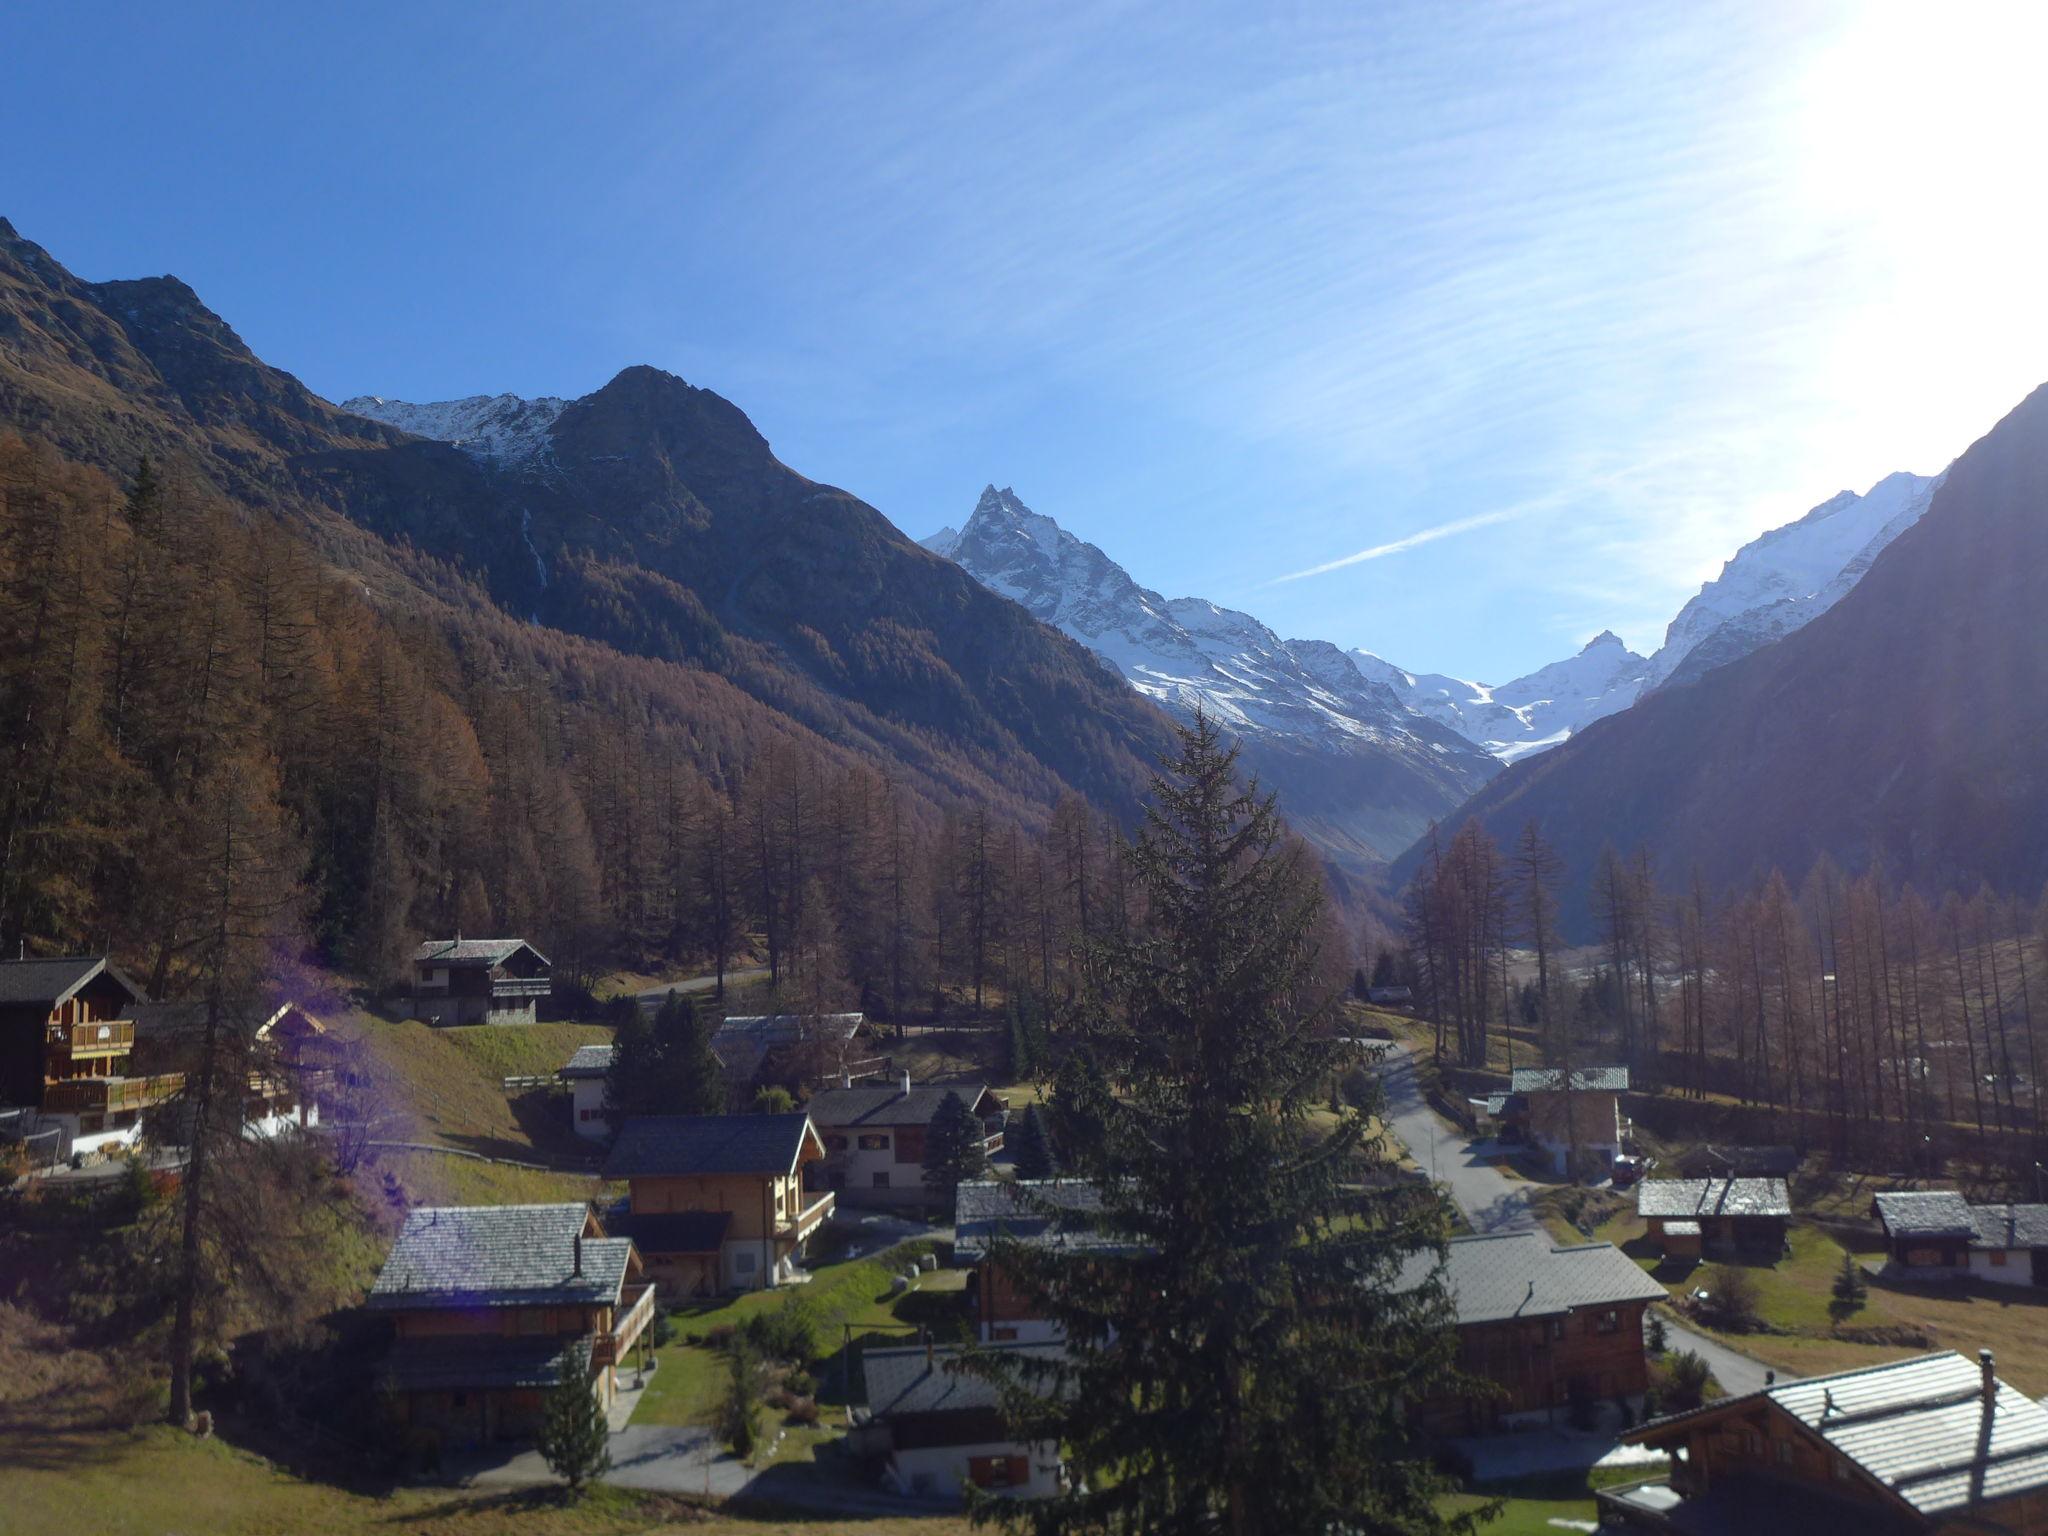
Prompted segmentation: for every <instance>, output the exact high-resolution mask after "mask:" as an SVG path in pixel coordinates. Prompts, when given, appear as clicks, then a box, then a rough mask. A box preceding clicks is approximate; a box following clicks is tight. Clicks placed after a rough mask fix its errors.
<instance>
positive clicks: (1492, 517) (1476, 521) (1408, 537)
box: [1259, 506, 1533, 587]
mask: <svg viewBox="0 0 2048 1536" xmlns="http://www.w3.org/2000/svg"><path fill="white" fill-rule="evenodd" d="M1531 510H1533V508H1531V507H1527V506H1522V507H1504V508H1502V509H1501V510H1500V511H1498V512H1481V513H1480V514H1479V515H1478V516H1476V517H1460V518H1454V519H1453V520H1452V521H1450V522H1448V523H1438V524H1437V525H1436V526H1435V527H1434V528H1421V529H1417V530H1416V531H1415V532H1414V533H1409V534H1403V535H1402V536H1401V537H1400V538H1398V539H1389V540H1388V541H1387V542H1386V543H1384V544H1375V545H1373V546H1372V547H1371V548H1370V549H1361V550H1359V551H1357V552H1356V553H1354V554H1349V555H1341V556H1339V557H1338V558H1337V559H1335V560H1325V561H1324V562H1323V563H1322V564H1321V565H1312V566H1309V567H1308V568H1307V569H1306V570H1301V571H1289V572H1288V573H1287V574H1286V575H1285V576H1275V577H1273V578H1272V579H1271V580H1270V581H1262V582H1260V583H1259V585H1260V586H1262V587H1277V586H1280V585H1281V584H1282V583H1284V582H1289V581H1301V580H1303V579H1305V578H1307V577H1310V576H1323V575H1327V574H1328V573H1329V572H1331V571H1341V570H1343V569H1344V568H1345V567H1346V566H1347V565H1362V564H1363V563H1364V562H1366V561H1367V560H1383V559H1385V558H1386V557H1387V556H1388V555H1398V554H1401V553H1403V552H1404V551H1407V550H1411V549H1415V548H1418V547H1420V546H1421V545H1424V544H1434V543H1435V542H1436V541H1437V540H1438V539H1448V538H1450V537H1451V536H1452V535H1453V534H1459V533H1470V532H1471V531H1472V530H1473V529H1475V528H1491V527H1492V526H1493V525H1494V524H1496V523H1506V522H1512V521H1513V520H1514V519H1515V518H1518V517H1522V516H1525V515H1527V514H1528V513H1529V512H1530V511H1531Z"/></svg>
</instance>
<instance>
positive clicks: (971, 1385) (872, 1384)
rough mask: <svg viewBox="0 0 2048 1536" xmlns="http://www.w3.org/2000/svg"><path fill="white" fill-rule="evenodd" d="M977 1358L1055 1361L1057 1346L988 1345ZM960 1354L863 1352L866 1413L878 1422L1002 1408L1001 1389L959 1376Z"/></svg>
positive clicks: (951, 1351) (980, 1379) (922, 1349)
mask: <svg viewBox="0 0 2048 1536" xmlns="http://www.w3.org/2000/svg"><path fill="white" fill-rule="evenodd" d="M979 1352H980V1353H982V1354H985V1355H993V1356H1006V1355H1007V1356H1011V1357H1024V1358H1029V1359H1039V1360H1057V1359H1059V1358H1060V1356H1061V1355H1062V1353H1063V1352H1064V1351H1063V1348H1062V1346H1060V1345H1058V1344H987V1345H983V1346H981V1347H980V1351H979ZM962 1354H963V1351H961V1350H958V1349H932V1350H928V1349H926V1348H925V1346H923V1345H922V1344H918V1345H913V1346H911V1347H909V1348H906V1349H868V1350H865V1351H863V1352H862V1355H861V1370H862V1371H863V1372H864V1373H865V1374H866V1377H867V1388H868V1411H869V1412H870V1413H871V1414H873V1415H874V1417H875V1418H877V1419H886V1418H891V1417H894V1416H896V1415H899V1414H913V1413H976V1412H986V1411H988V1410H991V1409H994V1408H998V1407H1000V1406H1001V1404H1002V1383H1001V1382H999V1381H994V1380H990V1379H989V1378H987V1377H985V1376H970V1375H968V1374H966V1373H965V1372H964V1371H962V1370H960V1368H959V1364H960V1358H961V1355H962Z"/></svg>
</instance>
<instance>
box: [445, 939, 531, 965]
mask: <svg viewBox="0 0 2048 1536" xmlns="http://www.w3.org/2000/svg"><path fill="white" fill-rule="evenodd" d="M522 949H533V946H532V945H531V944H529V943H527V942H526V940H524V939H428V940H427V941H426V942H425V943H424V944H422V945H420V947H419V948H418V949H416V950H414V951H413V952H412V958H413V963H414V964H418V963H419V962H420V961H422V960H431V961H433V962H434V963H435V964H436V965H461V966H469V965H502V964H504V963H505V962H506V961H507V960H510V959H511V958H512V957H513V956H514V955H516V954H518V953H519V951H520V950H522ZM533 957H534V959H536V960H538V961H539V962H540V963H541V964H542V965H546V964H548V957H547V956H546V955H544V954H542V953H541V952H540V951H539V950H537V949H533Z"/></svg>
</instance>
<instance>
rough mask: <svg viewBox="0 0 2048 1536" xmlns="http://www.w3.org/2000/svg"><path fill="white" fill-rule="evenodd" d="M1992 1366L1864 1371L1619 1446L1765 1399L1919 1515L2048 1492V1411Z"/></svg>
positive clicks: (1664, 1422)
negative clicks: (1992, 1373)
mask: <svg viewBox="0 0 2048 1536" xmlns="http://www.w3.org/2000/svg"><path fill="white" fill-rule="evenodd" d="M1988 1369H1989V1359H1988V1355H1987V1358H1986V1359H1985V1360H1984V1361H1982V1362H1975V1361H1970V1360H1966V1359H1964V1358H1963V1357H1962V1356H1961V1355H1959V1354H1956V1353H1955V1352H1954V1351H1952V1350H1951V1351H1947V1352H1944V1353H1941V1354H1934V1355H1921V1356H1919V1357H1917V1358H1915V1359H1910V1360H1894V1361H1892V1362H1891V1363H1890V1364H1888V1365H1870V1366H1864V1367H1863V1368H1862V1369H1860V1370H1854V1371H1841V1372H1838V1373H1836V1374H1835V1375H1832V1376H1809V1377H1807V1378H1806V1379H1805V1380H1803V1381H1794V1382H1784V1383H1781V1384H1779V1385H1777V1386H1774V1387H1766V1388H1765V1389H1764V1390H1763V1391H1762V1392H1760V1393H1751V1394H1749V1395H1748V1396H1747V1397H1731V1398H1723V1399H1722V1400H1721V1401H1720V1402H1718V1403H1710V1404H1708V1405H1707V1406H1706V1407H1705V1408H1695V1409H1693V1410H1691V1411H1690V1412H1688V1413H1680V1414H1672V1415H1670V1416H1669V1417H1667V1418H1662V1419H1652V1420H1650V1421H1649V1422H1648V1423H1647V1424H1643V1425H1639V1426H1638V1427H1637V1428H1635V1429H1633V1430H1631V1431H1629V1432H1628V1433H1627V1434H1625V1435H1624V1436H1623V1437H1622V1438H1623V1440H1624V1441H1628V1442H1632V1443H1634V1442H1640V1441H1642V1440H1644V1439H1646V1438H1648V1439H1654V1438H1656V1437H1657V1436H1658V1435H1660V1434H1661V1433H1662V1432H1664V1431H1666V1430H1668V1429H1669V1428H1670V1427H1671V1426H1673V1425H1675V1424H1679V1423H1684V1422H1688V1421H1691V1420H1693V1419H1700V1418H1706V1417H1708V1416H1712V1415H1718V1414H1719V1413H1720V1412H1722V1411H1724V1410H1726V1409H1727V1408H1729V1407H1730V1406H1732V1405H1736V1404H1741V1403H1745V1402H1753V1401H1755V1400H1756V1399H1759V1398H1765V1399H1768V1400H1769V1401H1770V1402H1771V1403H1772V1404H1773V1405H1775V1406H1776V1407H1777V1408H1779V1409H1780V1410H1782V1411H1783V1412H1785V1413H1787V1414H1790V1415H1791V1416H1792V1417H1793V1418H1796V1419H1797V1420H1799V1422H1800V1423H1802V1424H1804V1425H1805V1426H1806V1427H1807V1428H1808V1429H1810V1430H1811V1431H1813V1432H1814V1433H1815V1434H1817V1435H1818V1436H1819V1437H1820V1438H1821V1439H1822V1440H1824V1441H1826V1442H1827V1443H1828V1445H1829V1447H1830V1448H1831V1449H1832V1450H1834V1451H1835V1452H1836V1453H1837V1454H1839V1455H1841V1456H1843V1457H1845V1458H1847V1459H1848V1460H1849V1461H1851V1462H1853V1463H1855V1464H1856V1465H1857V1466H1858V1467H1860V1468H1861V1469H1862V1470H1863V1471H1864V1472H1865V1473H1866V1474H1867V1475H1868V1476H1869V1477H1871V1478H1872V1479H1874V1480H1875V1481H1877V1482H1879V1483H1882V1484H1883V1485H1884V1486H1885V1487H1887V1488H1889V1489H1891V1490H1892V1491H1893V1492H1894V1493H1895V1494H1897V1495H1898V1496H1899V1497H1900V1498H1901V1499H1903V1500H1904V1501H1905V1502H1906V1503H1907V1504H1908V1505H1910V1506H1911V1507H1912V1508H1913V1509H1915V1510H1917V1511H1918V1512H1919V1513H1920V1514H1922V1515H1924V1516H1926V1517H1928V1518H1929V1519H1932V1520H1937V1521H1938V1520H1939V1519H1940V1518H1941V1517H1944V1516H1947V1515H1950V1514H1953V1513H1955V1512H1957V1511H1960V1510H1964V1509H1967V1508H1969V1507H1970V1506H1972V1505H1975V1504H1989V1503H1993V1502H1996V1501H1998V1500H2002V1499H2010V1498H2015V1497H2018V1496H2019V1495H2021V1494H2025V1493H2033V1492H2037V1491H2038V1490H2040V1489H2042V1488H2048V1409H2044V1408H2043V1407H2042V1406H2041V1405H2040V1404H2038V1403H2036V1402H2034V1401H2033V1400H2032V1399H2030V1398H2027V1397H2025V1396H2023V1395H2022V1394H2021V1393H2019V1392H2017V1391H2015V1390H2014V1389H2013V1388H2011V1387H2009V1386H2007V1385H2006V1384H2005V1383H2004V1382H2002V1381H1998V1380H1997V1379H1996V1378H1995V1377H1994V1378H1993V1382H1992V1393H1993V1395H1992V1401H1991V1403H1990V1405H1989V1411H1987V1405H1986V1402H1985V1393H1984V1376H1985V1372H1986V1371H1987V1370H1988Z"/></svg>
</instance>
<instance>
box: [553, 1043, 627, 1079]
mask: <svg viewBox="0 0 2048 1536" xmlns="http://www.w3.org/2000/svg"><path fill="white" fill-rule="evenodd" d="M617 1049H618V1047H617V1046H615V1045H579V1046H577V1047H576V1054H575V1055H573V1056H571V1057H570V1058H569V1063H568V1065H567V1066H565V1067H563V1068H562V1071H561V1075H562V1076H563V1077H603V1076H604V1075H605V1074H606V1073H607V1072H609V1071H611V1069H612V1053H613V1052H614V1051H616V1050H617Z"/></svg>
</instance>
